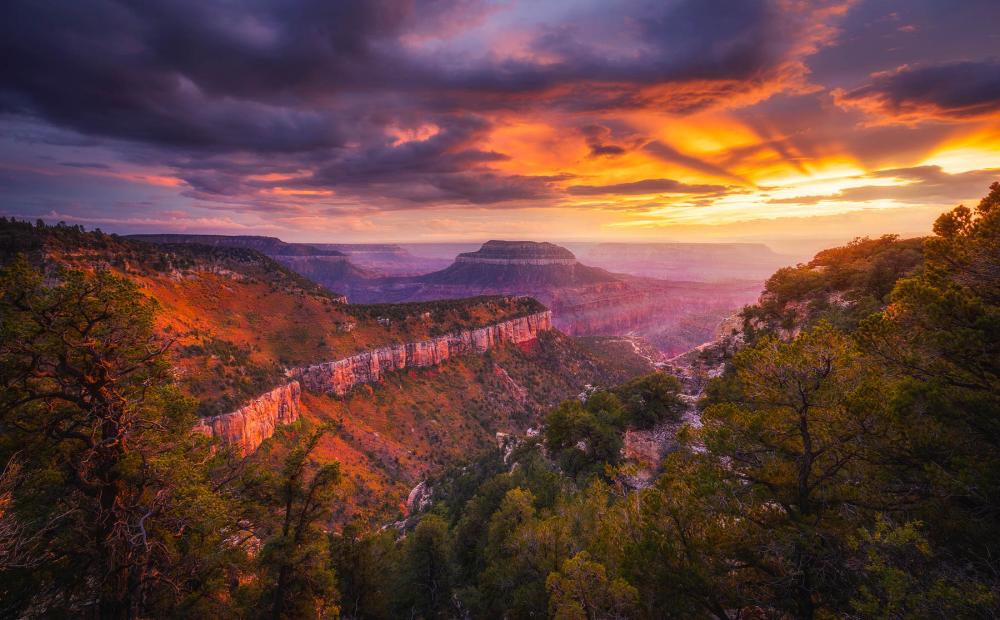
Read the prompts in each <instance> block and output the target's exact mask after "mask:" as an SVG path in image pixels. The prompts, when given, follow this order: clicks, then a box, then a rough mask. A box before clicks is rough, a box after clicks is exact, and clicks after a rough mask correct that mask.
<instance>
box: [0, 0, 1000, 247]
mask: <svg viewBox="0 0 1000 620" xmlns="http://www.w3.org/2000/svg"><path fill="white" fill-rule="evenodd" d="M998 23H1000V3H998V2H997V0H983V1H977V0H961V1H957V2H956V1H946V0H905V1H903V0H897V1H893V0H881V1H863V0H859V1H855V2H852V1H849V0H831V1H830V2H807V1H804V0H801V1H800V0H775V1H763V0H761V1H757V0H731V1H716V0H647V1H615V2H610V1H608V0H551V1H543V0H399V1H396V0H365V1H353V0H246V1H243V2H239V1H236V0H225V1H217V0H175V1H170V2H167V1H163V0H133V1H129V0H118V1H116V0H87V1H81V0H23V1H22V0H6V1H5V2H3V3H2V6H0V58H3V63H2V68H0V213H2V214H5V215H13V216H17V217H20V218H30V219H35V218H39V217H41V218H43V219H46V220H48V221H51V222H54V221H59V220H64V221H66V222H68V223H82V224H84V225H86V226H88V227H93V226H97V227H101V228H102V229H104V230H106V231H117V232H150V231H168V230H169V231H187V232H211V233H231V234H246V233H260V234H272V235H278V236H280V237H282V238H285V239H288V240H302V241H319V240H327V241H334V240H342V241H351V240H399V241H436V240H462V239H484V238H494V237H501V238H529V239H553V240H560V239H563V240H568V239H678V240H684V239H730V238H754V237H759V238H767V237H770V236H781V235H787V236H788V237H795V236H800V237H805V236H810V235H812V236H816V237H820V236H824V237H834V236H853V235H855V234H877V233H881V232H885V231H890V230H893V231H898V232H902V233H914V232H922V231H926V230H927V229H928V228H929V225H930V222H931V221H932V220H933V217H934V215H935V214H936V213H939V212H940V211H942V210H944V209H946V208H950V207H952V206H954V205H956V204H958V203H960V202H967V203H968V202H973V201H975V199H976V198H977V197H979V196H982V195H983V194H984V193H985V192H986V188H987V186H988V185H989V184H990V182H992V181H994V180H998V179H1000V29H998V28H997V24H998Z"/></svg>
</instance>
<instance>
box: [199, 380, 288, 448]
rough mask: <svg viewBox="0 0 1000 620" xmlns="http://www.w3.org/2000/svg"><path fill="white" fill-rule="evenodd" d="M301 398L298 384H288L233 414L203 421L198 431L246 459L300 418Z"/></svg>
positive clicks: (254, 400) (256, 399)
mask: <svg viewBox="0 0 1000 620" xmlns="http://www.w3.org/2000/svg"><path fill="white" fill-rule="evenodd" d="M301 395H302V392H301V388H300V387H299V382H298V381H289V382H288V383H286V384H284V385H281V386H279V387H276V388H274V389H273V390H271V391H270V392H268V393H266V394H264V395H262V396H259V397H257V398H255V399H253V400H252V401H250V402H249V403H247V404H246V405H244V406H242V407H240V408H239V409H237V410H236V411H233V412H232V413H226V414H223V415H217V416H213V417H210V418H202V420H201V421H200V422H198V424H197V425H196V426H195V431H197V432H200V433H203V434H205V435H209V436H211V437H215V438H216V439H218V440H219V442H220V443H221V444H222V445H223V446H236V447H237V449H238V450H239V452H240V454H242V455H244V456H245V455H247V454H250V453H251V452H253V451H254V450H256V449H257V446H259V445H260V444H261V443H263V442H264V440H265V439H267V438H268V437H270V436H271V435H273V434H274V429H275V428H277V427H278V426H280V425H284V424H291V423H292V422H294V421H295V420H298V419H299V412H300V409H301V406H302V405H301V400H300V399H301Z"/></svg>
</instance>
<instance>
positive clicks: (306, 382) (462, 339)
mask: <svg viewBox="0 0 1000 620" xmlns="http://www.w3.org/2000/svg"><path fill="white" fill-rule="evenodd" d="M549 329H552V313H551V312H549V311H545V312H539V313H536V314H531V315H528V316H525V317H521V318H517V319H511V320H509V321H503V322H502V323H497V324H495V325H488V326H486V327H480V328H478V329H473V330H466V331H462V332H456V333H453V334H448V335H445V336H439V337H437V338H431V339H430V340H421V341H419V342H409V343H406V344H398V345H391V346H387V347H381V348H378V349H373V350H371V351H365V352H364V353H358V354H357V355H352V356H350V357H347V358H344V359H340V360H335V361H332V362H326V363H323V364H316V365H314V366H309V367H308V368H302V369H299V370H298V371H296V372H295V373H294V374H295V376H296V377H297V378H298V379H299V381H301V382H302V385H303V386H304V387H305V388H306V389H307V390H310V391H312V392H320V393H333V394H337V395H340V396H343V395H344V394H346V393H347V392H348V391H349V390H350V389H351V388H352V387H354V386H356V385H361V384H364V383H377V382H379V381H381V380H382V377H383V376H384V375H385V374H386V373H388V372H392V371H394V370H402V369H404V368H421V367H427V366H436V365H437V364H440V363H441V362H443V361H445V360H447V359H449V358H451V357H455V356H456V355H462V354H464V353H483V352H485V351H487V350H489V349H491V348H493V347H495V346H497V345H500V344H503V343H514V344H517V343H521V342H527V341H529V340H534V339H535V338H537V337H538V334H539V333H540V332H543V331H547V330H549Z"/></svg>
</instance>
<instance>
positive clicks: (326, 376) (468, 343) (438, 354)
mask: <svg viewBox="0 0 1000 620" xmlns="http://www.w3.org/2000/svg"><path fill="white" fill-rule="evenodd" d="M550 329H552V313H551V312H549V311H547V310H546V311H545V312H538V313H536V314H531V315H528V316H525V317H521V318H517V319H511V320H509V321H503V322H501V323H496V324H494V325H488V326H486V327H480V328H478V329H472V330H465V331H461V332H456V333H453V334H448V335H446V336H439V337H437V338H432V339H430V340H422V341H419V342H410V343H407V344H400V345H393V346H387V347H381V348H378V349H373V350H371V351H366V352H364V353H358V354H357V355H352V356H350V357H347V358H344V359H340V360H335V361H332V362H326V363H323V364H316V365H314V366H308V367H306V368H299V369H296V370H293V371H291V373H290V374H291V375H292V376H294V377H296V378H297V380H292V381H289V382H288V383H285V384H283V385H281V386H279V387H276V388H274V389H273V390H271V391H270V392H267V393H266V394H264V395H262V396H259V397H257V398H255V399H253V400H252V401H250V402H249V403H247V404H246V405H244V406H243V407H240V408H239V409H237V410H236V411H233V412H232V413H226V414H223V415H217V416H213V417H208V418H203V419H202V420H201V421H199V422H198V424H197V425H196V426H195V431H197V432H200V433H204V434H205V435H209V436H212V437H215V438H216V439H218V440H219V442H220V443H221V444H222V445H224V446H232V445H235V446H237V447H238V449H239V451H240V454H242V455H244V456H245V455H247V454H250V453H251V452H253V451H254V450H256V449H257V447H258V446H259V445H260V444H261V443H263V442H264V440H265V439H267V438H268V437H270V436H271V435H273V434H274V430H275V428H277V427H278V426H280V425H283V424H290V423H292V422H294V421H295V420H297V419H298V418H299V412H300V409H301V400H300V399H301V390H302V388H303V387H304V388H305V389H307V390H309V391H312V392H320V393H333V394H337V395H340V396H343V395H344V394H346V393H347V392H348V390H350V389H351V388H352V387H354V386H356V385H360V384H363V383H377V382H379V381H381V380H382V377H384V376H385V374H386V373H389V372H392V371H394V370H402V369H404V368H420V367H428V366H436V365H437V364H440V363H441V362H443V361H445V360H447V359H449V358H451V357H455V356H457V355H462V354H465V353H483V352H485V351H487V350H489V349H491V348H493V347H496V346H498V345H500V344H504V343H512V344H518V343H522V342H528V341H530V340H534V339H535V338H537V337H538V334H539V333H540V332H543V331H547V330H550Z"/></svg>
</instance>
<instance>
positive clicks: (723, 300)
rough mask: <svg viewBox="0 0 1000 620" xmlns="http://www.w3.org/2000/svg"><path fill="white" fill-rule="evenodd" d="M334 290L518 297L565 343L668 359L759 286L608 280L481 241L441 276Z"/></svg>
mask: <svg viewBox="0 0 1000 620" xmlns="http://www.w3.org/2000/svg"><path fill="white" fill-rule="evenodd" d="M751 249H752V248H750V249H745V250H746V251H750V250H751ZM765 250H766V248H765ZM768 252H769V251H768ZM336 286H337V287H338V288H339V289H340V290H346V291H348V294H349V296H350V297H351V299H352V300H353V301H354V302H357V303H399V302H406V301H422V300H429V299H453V298H458V297H471V296H475V295H496V294H507V295H510V294H513V295H525V296H529V297H533V298H535V299H537V300H539V301H540V302H542V303H543V304H545V305H546V306H547V307H549V308H551V309H552V313H553V320H554V322H555V326H556V327H557V328H558V329H560V330H561V331H563V332H565V333H567V334H569V335H577V336H592V335H599V336H622V335H626V334H631V335H638V336H642V337H644V338H646V339H647V340H649V341H650V342H652V343H653V344H654V345H655V346H657V347H658V348H659V349H660V350H661V351H662V352H663V353H664V354H666V355H670V356H672V355H676V354H677V353H680V352H682V351H686V350H687V349H689V348H691V347H692V346H695V345H697V344H700V343H702V342H704V341H705V340H707V339H708V338H710V337H711V335H712V331H713V328H714V326H715V324H716V323H718V321H719V320H721V319H722V318H723V317H725V316H727V315H729V314H731V313H732V312H733V311H734V310H736V309H738V308H740V307H741V306H743V305H745V304H747V303H750V302H752V301H753V300H754V299H756V298H757V295H758V293H759V291H760V282H753V281H731V282H718V283H708V282H677V281H667V280H657V279H654V278H644V277H634V276H630V275H625V274H621V273H611V272H609V271H605V270H604V269H600V268H597V267H591V266H588V265H585V264H582V263H580V262H579V261H578V260H577V259H576V257H575V256H574V254H573V253H572V252H571V251H569V250H567V249H566V248H563V247H560V246H558V245H554V244H551V243H537V242H533V241H488V242H486V243H484V244H483V245H482V247H480V248H479V249H478V250H476V251H474V252H462V253H460V254H459V255H458V256H457V257H456V258H455V262H454V263H453V264H452V265H451V266H449V267H448V268H446V269H442V270H440V271H435V272H432V273H428V274H425V275H422V276H416V277H407V278H377V279H370V280H363V281H355V282H354V283H353V284H348V283H337V285H336Z"/></svg>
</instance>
